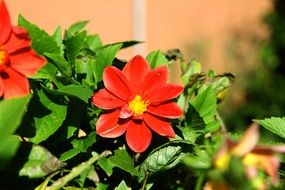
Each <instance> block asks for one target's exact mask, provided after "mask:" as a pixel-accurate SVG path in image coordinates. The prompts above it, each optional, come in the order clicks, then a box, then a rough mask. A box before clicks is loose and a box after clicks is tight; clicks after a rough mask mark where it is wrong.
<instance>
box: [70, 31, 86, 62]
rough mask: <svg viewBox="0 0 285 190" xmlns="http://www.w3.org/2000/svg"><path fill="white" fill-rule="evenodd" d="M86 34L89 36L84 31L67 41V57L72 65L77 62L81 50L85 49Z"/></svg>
mask: <svg viewBox="0 0 285 190" xmlns="http://www.w3.org/2000/svg"><path fill="white" fill-rule="evenodd" d="M86 34H87V33H86V31H83V32H80V33H78V34H76V35H74V36H72V37H70V38H68V39H67V40H66V41H65V47H66V50H65V52H66V57H67V60H68V61H70V62H71V63H74V62H75V58H76V57H77V55H78V54H79V52H80V50H81V49H82V48H83V46H84V41H85V38H86Z"/></svg>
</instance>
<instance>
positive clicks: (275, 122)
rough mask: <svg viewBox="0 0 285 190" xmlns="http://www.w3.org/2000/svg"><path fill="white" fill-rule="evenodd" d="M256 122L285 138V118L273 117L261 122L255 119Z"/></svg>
mask: <svg viewBox="0 0 285 190" xmlns="http://www.w3.org/2000/svg"><path fill="white" fill-rule="evenodd" d="M254 121H255V122H256V123H257V124H259V125H261V126H262V127H264V128H266V129H267V130H269V131H271V132H272V133H275V134H276V135H279V136H280V137H282V138H285V117H271V118H266V119H261V120H258V119H255V120H254Z"/></svg>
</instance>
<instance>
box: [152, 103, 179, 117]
mask: <svg viewBox="0 0 285 190" xmlns="http://www.w3.org/2000/svg"><path fill="white" fill-rule="evenodd" d="M147 111H148V112H149V113H152V114H155V115H158V116H161V117H166V118H170V119H174V118H179V117H180V116H181V115H182V114H183V111H182V110H181V108H180V107H179V106H178V105H177V104H176V103H174V102H165V103H162V104H158V105H151V104H150V105H149V106H148V107H147Z"/></svg>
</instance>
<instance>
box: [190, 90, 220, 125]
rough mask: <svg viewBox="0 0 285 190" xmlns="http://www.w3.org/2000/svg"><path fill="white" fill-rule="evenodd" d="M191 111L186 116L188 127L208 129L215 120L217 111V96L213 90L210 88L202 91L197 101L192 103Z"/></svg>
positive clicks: (196, 98)
mask: <svg viewBox="0 0 285 190" xmlns="http://www.w3.org/2000/svg"><path fill="white" fill-rule="evenodd" d="M189 109H190V110H189V112H188V113H187V115H186V122H187V123H188V125H189V126H191V127H193V128H200V129H203V128H204V127H206V128H207V125H208V124H210V123H211V122H212V121H214V120H215V118H214V116H215V114H216V109H217V100H216V94H215V91H214V90H213V88H212V87H211V86H209V87H207V88H206V89H204V90H200V91H199V93H198V95H197V96H196V97H195V99H194V100H193V101H191V106H190V107H189ZM191 114H192V116H191Z"/></svg>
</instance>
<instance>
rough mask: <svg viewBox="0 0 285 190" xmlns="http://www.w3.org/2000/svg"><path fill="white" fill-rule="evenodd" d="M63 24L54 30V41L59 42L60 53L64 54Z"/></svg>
mask: <svg viewBox="0 0 285 190" xmlns="http://www.w3.org/2000/svg"><path fill="white" fill-rule="evenodd" d="M61 36H62V35H61V26H58V27H57V28H56V30H55V31H54V33H53V35H52V38H53V39H54V41H55V42H56V43H57V46H58V47H59V49H60V55H63V54H64V45H63V41H62V37H61Z"/></svg>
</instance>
